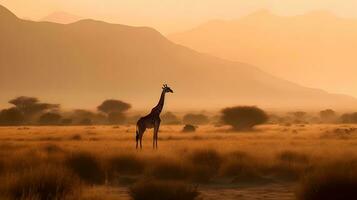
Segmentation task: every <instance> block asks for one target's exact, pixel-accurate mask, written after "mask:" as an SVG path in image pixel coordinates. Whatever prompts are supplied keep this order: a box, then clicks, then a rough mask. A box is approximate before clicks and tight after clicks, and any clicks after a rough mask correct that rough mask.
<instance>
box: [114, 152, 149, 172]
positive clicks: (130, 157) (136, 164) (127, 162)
mask: <svg viewBox="0 0 357 200" xmlns="http://www.w3.org/2000/svg"><path fill="white" fill-rule="evenodd" d="M109 168H110V169H109V170H110V173H111V174H113V175H115V174H117V173H119V174H140V173H142V172H143V171H144V168H145V162H144V160H142V159H140V158H138V157H137V156H136V155H135V154H123V155H117V156H113V157H111V158H110V159H109Z"/></svg>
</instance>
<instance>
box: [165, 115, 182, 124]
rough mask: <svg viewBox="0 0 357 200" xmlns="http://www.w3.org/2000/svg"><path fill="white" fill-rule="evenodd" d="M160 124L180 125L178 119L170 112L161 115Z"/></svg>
mask: <svg viewBox="0 0 357 200" xmlns="http://www.w3.org/2000/svg"><path fill="white" fill-rule="evenodd" d="M161 119H162V123H163V124H167V125H174V124H180V123H181V122H180V120H179V118H178V117H177V116H176V115H175V114H173V113H172V112H167V113H165V114H163V115H161Z"/></svg>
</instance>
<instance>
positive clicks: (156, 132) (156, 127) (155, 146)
mask: <svg viewBox="0 0 357 200" xmlns="http://www.w3.org/2000/svg"><path fill="white" fill-rule="evenodd" d="M159 128H160V120H159V121H157V122H156V123H155V126H154V149H155V148H156V149H157V140H158V133H159Z"/></svg>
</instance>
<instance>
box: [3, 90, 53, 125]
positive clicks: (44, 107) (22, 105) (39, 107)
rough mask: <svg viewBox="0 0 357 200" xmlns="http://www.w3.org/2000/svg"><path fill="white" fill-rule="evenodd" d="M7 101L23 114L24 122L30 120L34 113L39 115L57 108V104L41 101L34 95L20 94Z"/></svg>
mask: <svg viewBox="0 0 357 200" xmlns="http://www.w3.org/2000/svg"><path fill="white" fill-rule="evenodd" d="M9 103H10V104H13V105H14V106H15V107H16V109H18V110H19V111H20V112H21V113H22V114H23V116H24V118H25V121H26V122H29V121H31V120H32V119H33V117H34V116H36V115H40V114H42V113H44V112H47V111H53V110H57V109H58V108H59V104H49V103H41V102H40V101H39V100H38V99H37V98H35V97H26V96H20V97H17V98H15V99H12V100H10V101H9Z"/></svg>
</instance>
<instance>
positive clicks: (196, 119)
mask: <svg viewBox="0 0 357 200" xmlns="http://www.w3.org/2000/svg"><path fill="white" fill-rule="evenodd" d="M182 122H183V123H185V124H194V125H201V124H208V122H209V119H208V117H207V116H206V115H204V114H186V115H185V116H184V117H183V120H182Z"/></svg>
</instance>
